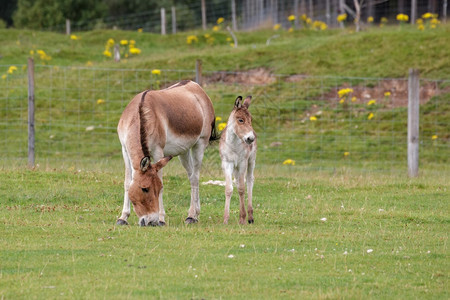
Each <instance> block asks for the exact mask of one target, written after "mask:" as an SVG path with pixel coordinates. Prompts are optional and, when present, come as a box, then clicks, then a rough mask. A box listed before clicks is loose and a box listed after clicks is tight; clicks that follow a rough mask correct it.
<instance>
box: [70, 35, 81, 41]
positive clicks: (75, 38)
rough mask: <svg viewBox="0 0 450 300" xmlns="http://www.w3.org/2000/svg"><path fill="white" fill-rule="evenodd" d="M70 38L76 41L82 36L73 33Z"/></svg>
mask: <svg viewBox="0 0 450 300" xmlns="http://www.w3.org/2000/svg"><path fill="white" fill-rule="evenodd" d="M70 39H71V40H74V41H76V40H79V39H80V37H79V36H76V35H75V34H71V35H70Z"/></svg>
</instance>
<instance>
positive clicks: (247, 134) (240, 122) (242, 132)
mask: <svg viewBox="0 0 450 300" xmlns="http://www.w3.org/2000/svg"><path fill="white" fill-rule="evenodd" d="M251 101H252V96H247V98H245V100H244V101H242V97H241V96H239V97H237V98H236V101H235V102H234V110H233V113H232V114H231V116H230V118H232V119H231V120H228V122H230V121H231V122H232V123H233V124H234V132H235V133H236V135H237V136H238V137H239V138H240V139H242V140H243V141H244V142H245V143H247V144H248V145H250V144H251V143H253V141H254V140H255V139H256V133H255V131H254V130H253V127H252V115H251V114H250V112H249V111H248V108H249V106H250V102H251Z"/></svg>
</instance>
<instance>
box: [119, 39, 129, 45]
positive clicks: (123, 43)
mask: <svg viewBox="0 0 450 300" xmlns="http://www.w3.org/2000/svg"><path fill="white" fill-rule="evenodd" d="M120 44H121V45H122V46H126V45H128V41H127V40H121V41H120Z"/></svg>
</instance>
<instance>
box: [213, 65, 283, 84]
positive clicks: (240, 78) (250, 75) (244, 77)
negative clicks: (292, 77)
mask: <svg viewBox="0 0 450 300" xmlns="http://www.w3.org/2000/svg"><path fill="white" fill-rule="evenodd" d="M204 81H205V83H207V84H208V83H216V82H223V83H228V84H236V83H237V84H243V85H265V84H271V83H274V82H275V81H276V76H275V75H273V74H272V73H271V72H270V71H269V70H266V69H264V68H257V69H253V70H249V71H247V72H225V71H221V72H215V73H213V74H212V75H209V76H206V77H204Z"/></svg>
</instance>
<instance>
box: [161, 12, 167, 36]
mask: <svg viewBox="0 0 450 300" xmlns="http://www.w3.org/2000/svg"><path fill="white" fill-rule="evenodd" d="M161 34H162V35H166V9H165V8H164V7H163V8H161Z"/></svg>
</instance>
